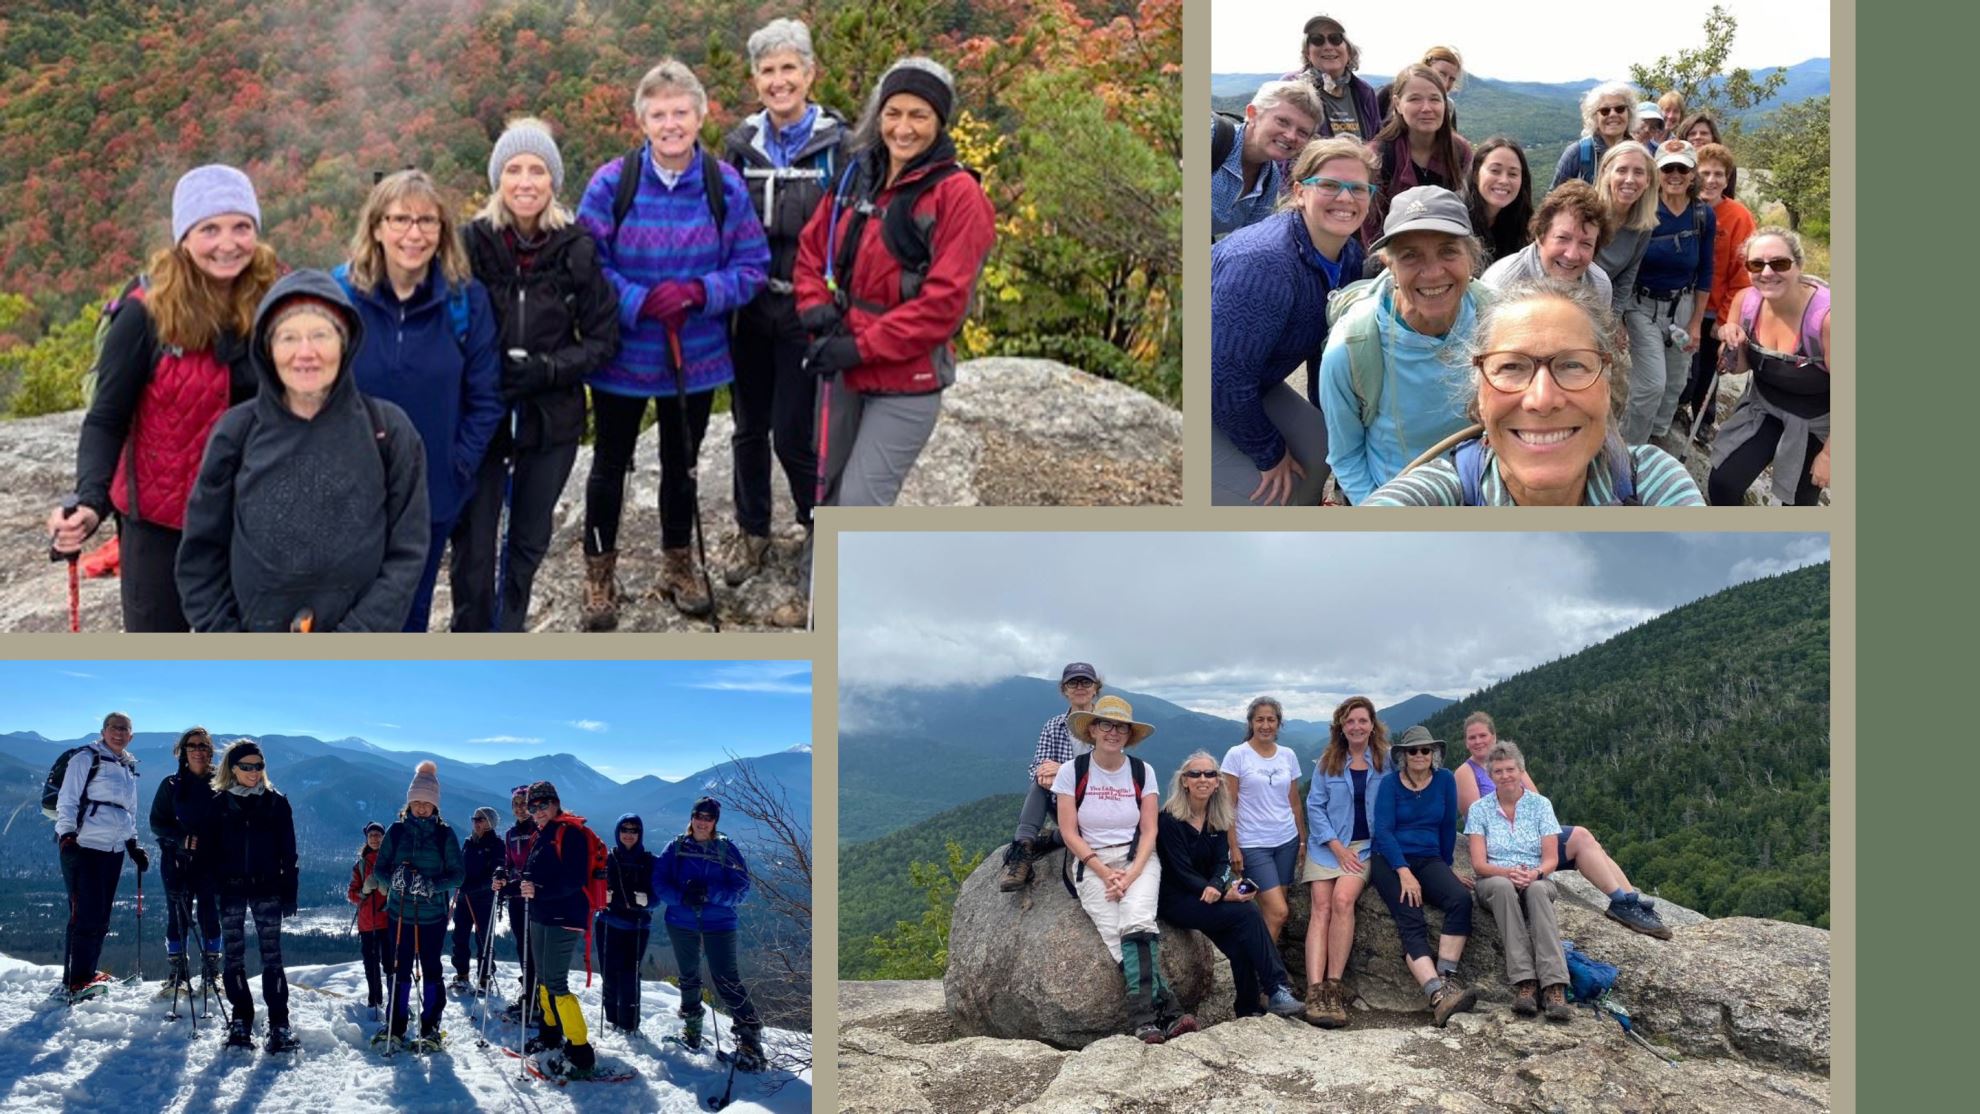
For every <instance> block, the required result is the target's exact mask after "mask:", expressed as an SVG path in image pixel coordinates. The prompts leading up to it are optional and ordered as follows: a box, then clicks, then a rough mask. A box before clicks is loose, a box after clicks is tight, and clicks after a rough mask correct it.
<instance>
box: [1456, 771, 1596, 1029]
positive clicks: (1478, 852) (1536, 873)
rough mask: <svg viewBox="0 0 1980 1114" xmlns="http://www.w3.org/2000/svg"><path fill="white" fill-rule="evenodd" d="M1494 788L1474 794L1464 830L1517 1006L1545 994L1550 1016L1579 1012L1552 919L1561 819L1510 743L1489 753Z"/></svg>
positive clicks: (1529, 1011)
mask: <svg viewBox="0 0 1980 1114" xmlns="http://www.w3.org/2000/svg"><path fill="white" fill-rule="evenodd" d="M1485 766H1486V768H1487V769H1488V770H1490V771H1491V774H1492V781H1493V783H1494V785H1495V788H1496V792H1494V793H1493V794H1492V795H1490V796H1486V797H1480V798H1478V799H1477V800H1475V801H1473V802H1471V810H1470V811H1469V812H1468V813H1466V815H1465V821H1464V834H1465V835H1466V836H1468V837H1469V838H1470V840H1471V869H1472V870H1473V871H1475V872H1476V873H1477V875H1478V886H1477V892H1478V899H1479V900H1480V901H1483V902H1484V903H1485V906H1486V908H1488V909H1490V910H1491V911H1492V919H1493V920H1495V921H1498V922H1499V932H1500V933H1501V934H1502V935H1503V936H1504V937H1505V942H1506V981H1507V982H1509V983H1511V984H1513V994H1514V998H1513V1012H1514V1013H1516V1014H1519V1015H1520V1016H1522V1017H1532V1016H1533V1015H1534V1014H1536V1013H1539V1012H1540V1004H1541V1002H1542V1001H1543V1000H1544V1001H1545V1003H1546V1006H1547V1020H1549V1021H1566V1020H1568V1019H1569V1018H1571V1017H1573V1016H1574V1010H1573V1009H1571V1008H1570V1007H1569V1006H1568V1004H1567V981H1568V969H1567V956H1566V955H1565V954H1564V953H1563V952H1562V951H1561V930H1560V927H1559V925H1557V924H1556V923H1555V921H1554V882H1553V878H1552V875H1553V873H1554V871H1555V870H1557V869H1559V867H1560V863H1561V836H1560V830H1561V824H1560V821H1558V820H1556V819H1554V806H1553V804H1552V803H1550V802H1549V801H1548V800H1547V798H1545V797H1542V796H1541V795H1540V794H1538V793H1529V792H1527V789H1526V780H1525V779H1526V759H1525V758H1523V757H1521V755H1520V753H1519V748H1518V747H1516V746H1514V745H1513V744H1511V743H1499V744H1497V745H1495V746H1493V747H1492V750H1491V752H1490V753H1489V754H1488V755H1487V756H1486V759H1485Z"/></svg>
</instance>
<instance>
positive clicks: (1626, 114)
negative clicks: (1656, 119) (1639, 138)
mask: <svg viewBox="0 0 1980 1114" xmlns="http://www.w3.org/2000/svg"><path fill="white" fill-rule="evenodd" d="M1630 123H1631V120H1630V106H1629V101H1628V100H1627V99H1625V98H1623V97H1608V98H1606V99H1604V100H1603V101H1602V103H1601V104H1598V105H1596V106H1595V134H1597V135H1599V136H1601V137H1602V144H1603V146H1609V145H1611V144H1613V143H1615V142H1616V141H1617V140H1620V139H1622V138H1623V137H1624V136H1626V135H1627V134H1628V132H1629V125H1630Z"/></svg>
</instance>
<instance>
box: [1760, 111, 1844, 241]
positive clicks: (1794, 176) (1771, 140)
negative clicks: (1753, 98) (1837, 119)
mask: <svg viewBox="0 0 1980 1114" xmlns="http://www.w3.org/2000/svg"><path fill="white" fill-rule="evenodd" d="M1746 150H1747V158H1749V159H1751V160H1752V161H1753V162H1755V163H1756V164H1757V165H1759V166H1763V167H1765V168H1766V169H1767V175H1768V176H1767V180H1766V182H1765V183H1764V185H1763V187H1762V188H1763V189H1764V190H1765V192H1766V194H1767V196H1769V197H1772V198H1774V199H1775V200H1777V201H1779V202H1780V203H1781V204H1782V206H1784V207H1785V208H1786V209H1787V215H1788V227H1789V228H1793V229H1797V230H1798V229H1800V228H1801V226H1802V222H1804V221H1806V222H1808V223H1809V225H1810V226H1811V227H1813V228H1814V229H1815V230H1816V231H1819V232H1820V233H1821V234H1823V235H1824V236H1826V235H1827V233H1828V228H1829V98H1828V97H1827V96H1826V95H1825V96H1820V97H1810V98H1809V99H1807V100H1805V101H1801V102H1799V103H1797V104H1790V105H1786V106H1783V107H1781V108H1778V109H1776V110H1774V111H1773V112H1771V113H1769V114H1768V115H1767V122H1766V123H1765V124H1762V125H1761V126H1760V127H1759V128H1758V129H1756V130H1755V131H1754V132H1753V133H1752V134H1751V135H1750V136H1749V137H1748V139H1747V141H1746Z"/></svg>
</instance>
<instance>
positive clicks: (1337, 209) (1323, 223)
mask: <svg viewBox="0 0 1980 1114" xmlns="http://www.w3.org/2000/svg"><path fill="white" fill-rule="evenodd" d="M1312 176H1313V177H1316V178H1325V179H1329V180H1332V181H1335V182H1366V181H1368V165H1367V164H1366V163H1364V162H1362V161H1361V160H1360V159H1328V160H1327V161H1326V162H1323V163H1321V164H1320V166H1319V169H1317V170H1315V171H1314V172H1313V175H1312ZM1330 194H1331V195H1332V196H1329V195H1330ZM1293 197H1294V199H1295V200H1296V201H1297V202H1298V203H1299V209H1300V212H1301V214H1303V215H1304V216H1305V217H1306V227H1307V228H1309V229H1319V230H1320V231H1321V232H1322V233H1325V234H1326V236H1327V238H1328V239H1333V240H1341V241H1345V240H1346V239H1347V238H1348V237H1349V236H1352V235H1354V234H1355V233H1356V232H1357V231H1359V230H1360V228H1361V222H1362V221H1364V220H1366V219H1367V217H1368V200H1369V197H1368V194H1366V193H1363V192H1361V191H1360V190H1352V189H1342V188H1340V187H1338V186H1324V185H1319V184H1315V185H1311V186H1308V185H1303V184H1295V185H1294V186H1293Z"/></svg>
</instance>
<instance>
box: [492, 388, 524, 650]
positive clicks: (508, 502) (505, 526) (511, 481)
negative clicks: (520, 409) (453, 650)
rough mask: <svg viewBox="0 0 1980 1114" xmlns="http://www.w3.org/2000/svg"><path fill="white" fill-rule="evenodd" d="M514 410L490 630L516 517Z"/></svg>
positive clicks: (498, 625) (495, 622) (496, 621)
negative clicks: (511, 524)
mask: <svg viewBox="0 0 1980 1114" xmlns="http://www.w3.org/2000/svg"><path fill="white" fill-rule="evenodd" d="M516 417H517V411H516V408H515V407H513V406H511V407H510V408H509V466H508V467H507V468H504V469H503V470H502V513H501V514H500V515H499V516H497V518H496V520H495V544H496V546H497V547H498V548H497V550H496V554H497V556H496V559H495V606H494V608H493V609H492V610H491V611H490V612H489V615H490V617H491V620H492V622H491V623H490V627H491V629H493V630H496V631H500V630H501V629H502V592H503V587H504V585H506V584H507V583H508V581H509V529H510V523H511V521H512V520H513V519H514V518H515V514H516V509H515V507H516V458H517V457H518V456H520V455H521V453H520V452H518V450H517V448H516V446H517V421H516Z"/></svg>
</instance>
